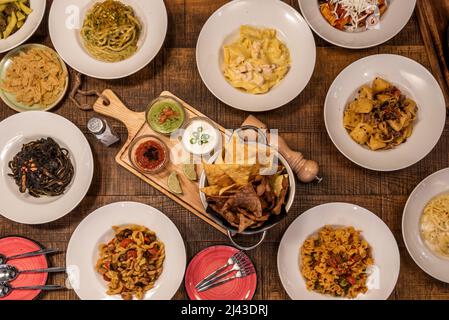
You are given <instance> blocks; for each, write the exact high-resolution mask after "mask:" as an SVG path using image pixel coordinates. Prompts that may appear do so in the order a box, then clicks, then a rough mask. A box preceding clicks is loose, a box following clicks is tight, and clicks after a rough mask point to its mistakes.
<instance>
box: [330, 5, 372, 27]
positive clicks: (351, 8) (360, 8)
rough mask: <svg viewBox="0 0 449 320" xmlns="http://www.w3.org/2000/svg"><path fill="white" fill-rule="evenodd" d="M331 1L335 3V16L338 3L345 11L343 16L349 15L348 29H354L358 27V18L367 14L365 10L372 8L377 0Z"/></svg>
mask: <svg viewBox="0 0 449 320" xmlns="http://www.w3.org/2000/svg"><path fill="white" fill-rule="evenodd" d="M331 3H332V4H335V6H334V10H333V13H334V14H335V16H337V18H338V15H337V8H338V5H340V6H341V8H343V9H344V10H345V11H346V14H345V17H348V16H350V17H351V21H350V23H351V27H350V28H349V29H351V30H355V29H357V28H358V26H359V22H360V20H363V19H365V18H366V17H367V16H368V14H366V12H367V11H368V12H369V11H373V10H374V8H375V7H376V5H377V0H331Z"/></svg>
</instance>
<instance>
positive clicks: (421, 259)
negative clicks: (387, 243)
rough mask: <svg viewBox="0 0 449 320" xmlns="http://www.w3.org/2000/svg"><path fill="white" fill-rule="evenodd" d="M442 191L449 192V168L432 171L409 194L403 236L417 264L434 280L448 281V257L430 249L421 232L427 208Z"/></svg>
mask: <svg viewBox="0 0 449 320" xmlns="http://www.w3.org/2000/svg"><path fill="white" fill-rule="evenodd" d="M443 193H449V168H446V169H443V170H440V171H438V172H435V173H434V174H431V175H430V176H428V177H427V178H425V179H424V180H423V181H421V182H420V183H419V184H418V185H417V186H416V188H415V189H414V190H413V192H412V193H411V194H410V197H409V198H408V200H407V203H406V204H405V207H404V213H403V215H402V236H403V237H404V242H405V246H406V247H407V250H408V252H409V253H410V255H411V256H412V258H413V260H415V262H416V264H417V265H418V266H419V267H420V268H421V269H422V270H424V271H425V272H426V273H427V274H429V275H430V276H432V277H434V278H435V279H438V280H440V281H443V282H447V283H449V272H448V270H449V258H444V257H442V256H439V255H437V254H435V253H434V252H433V251H431V250H430V249H429V248H428V246H427V245H426V244H425V242H424V241H423V239H422V238H421V232H420V219H421V215H422V212H423V210H424V207H425V206H426V205H427V203H428V202H429V201H430V200H432V199H433V198H434V197H436V196H438V195H440V194H443Z"/></svg>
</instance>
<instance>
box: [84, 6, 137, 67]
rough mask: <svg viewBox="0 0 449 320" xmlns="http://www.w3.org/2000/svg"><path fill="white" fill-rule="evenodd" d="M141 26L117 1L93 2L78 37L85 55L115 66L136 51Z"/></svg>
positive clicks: (128, 8) (129, 10)
mask: <svg viewBox="0 0 449 320" xmlns="http://www.w3.org/2000/svg"><path fill="white" fill-rule="evenodd" d="M141 30H142V26H141V24H140V22H139V20H138V18H137V17H136V16H135V13H134V10H133V8H132V7H131V6H127V5H125V4H123V3H122V2H121V1H119V0H106V1H104V2H97V3H95V4H94V6H93V7H92V9H91V10H90V11H89V12H88V13H87V16H86V18H85V20H84V23H83V27H82V29H81V37H82V38H83V41H84V46H85V47H86V49H87V51H88V52H89V53H90V54H91V55H92V56H93V57H94V58H96V59H98V60H101V61H106V62H118V61H122V60H125V59H127V58H129V57H131V56H132V55H133V54H134V53H135V52H136V51H137V49H138V47H137V42H138V41H139V37H140V33H141Z"/></svg>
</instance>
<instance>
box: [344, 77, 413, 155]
mask: <svg viewBox="0 0 449 320" xmlns="http://www.w3.org/2000/svg"><path fill="white" fill-rule="evenodd" d="M417 113H418V107H417V105H416V102H415V101H413V100H412V99H410V98H408V97H406V96H405V95H404V94H403V93H402V92H401V90H399V89H398V88H397V87H396V86H394V85H392V84H391V83H389V82H388V81H386V80H384V79H382V78H375V79H374V81H373V83H372V85H371V86H368V85H365V86H362V87H361V88H360V89H359V91H358V94H357V98H356V99H355V100H354V101H352V102H350V103H349V104H348V105H347V106H346V109H345V111H344V115H343V125H344V127H345V129H346V130H347V131H348V133H349V135H350V136H351V138H352V139H353V140H354V141H355V142H357V143H358V144H361V145H366V146H367V147H369V148H370V149H371V150H386V149H392V148H394V147H396V146H398V145H400V144H402V143H404V142H406V141H407V139H408V138H409V137H410V136H411V135H412V133H413V126H414V122H415V120H416V118H417Z"/></svg>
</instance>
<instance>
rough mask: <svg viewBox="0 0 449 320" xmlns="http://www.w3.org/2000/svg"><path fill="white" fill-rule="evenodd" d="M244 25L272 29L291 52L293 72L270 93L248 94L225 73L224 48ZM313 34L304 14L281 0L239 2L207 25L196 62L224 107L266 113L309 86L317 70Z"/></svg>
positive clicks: (200, 39) (223, 7)
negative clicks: (226, 105) (231, 81)
mask: <svg viewBox="0 0 449 320" xmlns="http://www.w3.org/2000/svg"><path fill="white" fill-rule="evenodd" d="M241 25H252V26H256V27H265V28H273V29H276V30H277V36H278V38H279V39H280V40H281V41H282V42H283V43H285V45H286V46H287V47H288V48H289V50H290V55H291V59H292V63H291V69H290V71H289V72H288V73H287V75H286V77H285V78H284V79H282V81H281V82H280V83H279V84H278V85H276V86H275V87H273V88H272V89H271V90H270V91H269V92H267V93H265V94H260V95H254V94H250V93H245V92H243V91H241V90H238V89H236V88H234V87H233V86H232V85H231V84H229V83H228V82H227V81H226V79H225V77H224V75H223V73H222V70H221V66H222V62H223V46H224V45H226V44H229V43H232V42H233V41H235V40H237V39H238V37H239V28H240V26H241ZM315 57H316V47H315V40H314V38H313V34H312V31H311V30H310V28H309V26H308V25H307V23H306V22H305V21H304V19H303V18H302V16H301V15H300V14H299V13H298V12H297V11H296V10H295V9H293V8H292V7H290V6H289V5H287V4H285V3H284V2H282V1H279V0H234V1H231V2H229V3H227V4H225V5H224V6H222V7H221V8H220V9H218V10H217V11H215V13H214V14H213V15H212V16H211V17H210V18H209V19H208V20H207V22H206V24H205V25H204V26H203V29H202V30H201V33H200V35H199V38H198V43H197V45H196V62H197V66H198V70H199V73H200V75H201V78H202V79H203V82H204V84H205V85H206V86H207V88H208V89H209V90H210V91H211V92H212V93H213V94H214V95H215V96H216V97H217V98H218V99H220V100H221V101H223V102H224V103H226V104H228V105H230V106H232V107H234V108H237V109H241V110H246V111H254V112H258V111H267V110H272V109H275V108H278V107H281V106H283V105H284V104H286V103H288V102H290V101H291V100H293V99H294V98H295V97H296V96H298V95H299V94H300V93H301V92H302V90H303V89H304V88H305V87H306V85H307V83H308V82H309V80H310V77H311V76H312V73H313V70H314V68H315Z"/></svg>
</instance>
